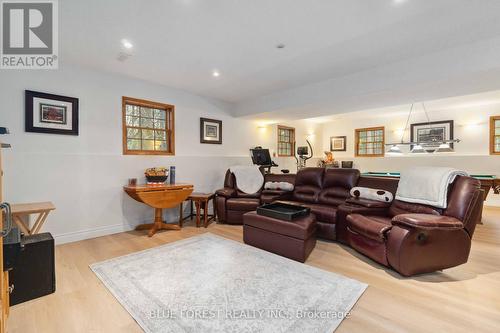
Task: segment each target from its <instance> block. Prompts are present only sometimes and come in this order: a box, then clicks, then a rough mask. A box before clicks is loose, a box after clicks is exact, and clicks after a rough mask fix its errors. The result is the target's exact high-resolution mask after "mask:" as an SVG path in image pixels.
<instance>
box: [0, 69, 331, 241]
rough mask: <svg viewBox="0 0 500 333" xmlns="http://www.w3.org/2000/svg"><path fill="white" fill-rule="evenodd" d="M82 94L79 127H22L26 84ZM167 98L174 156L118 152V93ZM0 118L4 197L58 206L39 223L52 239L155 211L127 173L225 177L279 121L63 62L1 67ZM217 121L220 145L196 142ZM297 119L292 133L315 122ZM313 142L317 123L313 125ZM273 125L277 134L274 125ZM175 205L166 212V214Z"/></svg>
mask: <svg viewBox="0 0 500 333" xmlns="http://www.w3.org/2000/svg"><path fill="white" fill-rule="evenodd" d="M25 89H29V90H35V91H41V92H47V93H54V94H58V95H65V96H71V97H77V98H79V102H80V135H79V136H64V135H52V134H38V133H26V132H24V90H25ZM122 96H130V97H135V98H142V99H148V100H153V101H157V102H164V103H168V104H174V105H175V106H176V109H175V112H176V114H175V121H176V123H175V127H176V133H175V135H176V138H175V142H176V147H175V148H176V156H172V157H164V156H163V157H162V156H123V155H122V136H121V135H122V134H121V133H122V128H121V126H122V125H121V121H122V120H121V97H122ZM0 101H1V103H0V126H6V127H8V128H9V129H10V130H11V133H12V134H11V135H9V136H5V137H3V138H2V140H4V141H6V142H9V143H11V144H12V146H13V148H12V149H11V150H3V155H4V161H3V163H4V171H5V175H4V180H5V183H4V184H5V185H4V193H5V196H4V197H5V198H6V200H8V201H9V202H11V203H16V202H37V201H49V200H50V201H52V202H54V204H55V205H56V206H57V210H56V211H55V212H53V213H52V214H51V215H50V216H49V219H48V221H47V223H46V225H45V226H44V229H43V230H45V231H49V232H52V234H53V235H54V236H55V237H56V240H57V241H58V242H59V243H61V242H66V241H73V240H77V239H83V238H88V237H94V236H98V235H104V234H108V233H113V232H119V231H123V230H129V229H131V228H133V227H134V226H135V225H136V224H138V223H142V222H145V221H149V220H150V219H152V216H153V212H152V209H149V208H148V207H146V206H144V205H142V204H140V203H137V202H135V201H134V200H132V199H130V198H129V197H128V196H127V195H126V194H124V192H123V191H122V186H123V185H125V183H126V182H127V179H128V178H132V177H137V178H141V179H142V177H143V171H144V169H146V168H148V167H153V166H170V165H175V166H176V168H177V177H176V178H177V181H181V182H189V183H193V184H194V185H195V190H196V191H213V190H215V189H217V188H219V187H221V186H222V182H223V176H224V173H225V170H226V169H227V168H228V167H229V166H231V165H235V164H250V158H249V157H248V149H249V148H250V147H253V146H257V145H262V146H264V147H269V148H271V149H274V150H275V149H276V134H275V128H276V125H272V126H268V128H266V129H265V130H262V129H259V128H258V126H259V124H258V123H257V122H256V121H252V120H245V119H238V118H234V117H232V116H230V115H229V114H228V113H227V110H228V108H230V106H228V105H224V104H222V103H219V102H217V101H213V100H210V99H207V98H203V97H200V96H196V95H193V94H190V93H187V92H184V91H180V90H176V89H171V88H168V87H164V86H160V85H154V84H150V83H146V82H144V81H139V80H134V79H130V78H127V77H123V76H118V75H112V74H104V73H99V72H96V71H92V70H87V69H82V68H76V67H68V66H62V68H61V69H60V70H57V71H2V73H1V76H0ZM200 117H209V118H215V119H220V120H222V121H223V144H222V145H210V144H200V143H199V118H200ZM287 125H297V133H298V141H299V144H300V143H301V141H300V140H302V139H301V138H302V137H304V139H305V133H306V132H307V133H310V132H311V131H312V132H314V131H315V128H316V127H317V126H315V125H312V126H306V125H305V124H301V123H296V124H287ZM316 132H318V133H317V137H316V139H315V140H317V144H318V145H320V144H321V131H320V130H316ZM273 133H274V134H273ZM275 160H276V161H277V163H278V164H280V168H279V169H281V168H289V169H291V170H292V171H293V170H295V169H294V165H295V162H294V160H293V158H277V159H275ZM177 214H178V212H177V210H170V211H169V212H168V213H167V214H166V218H167V219H168V220H169V221H174V220H175V219H176V217H177Z"/></svg>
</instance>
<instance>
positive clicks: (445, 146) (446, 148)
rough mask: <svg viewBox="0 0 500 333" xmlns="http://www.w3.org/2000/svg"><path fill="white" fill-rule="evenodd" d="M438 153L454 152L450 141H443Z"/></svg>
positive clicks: (437, 150)
mask: <svg viewBox="0 0 500 333" xmlns="http://www.w3.org/2000/svg"><path fill="white" fill-rule="evenodd" d="M435 152H436V153H453V148H451V147H450V144H449V143H442V144H440V145H439V148H438V149H436V151H435Z"/></svg>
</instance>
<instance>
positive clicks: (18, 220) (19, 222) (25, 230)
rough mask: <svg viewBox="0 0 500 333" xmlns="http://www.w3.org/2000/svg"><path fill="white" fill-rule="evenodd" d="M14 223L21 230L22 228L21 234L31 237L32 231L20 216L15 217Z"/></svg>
mask: <svg viewBox="0 0 500 333" xmlns="http://www.w3.org/2000/svg"><path fill="white" fill-rule="evenodd" d="M14 221H15V222H16V224H17V225H18V226H19V228H21V232H23V233H24V234H25V235H31V231H30V229H29V228H28V226H27V225H26V224H24V221H23V220H22V219H21V217H20V216H19V215H14Z"/></svg>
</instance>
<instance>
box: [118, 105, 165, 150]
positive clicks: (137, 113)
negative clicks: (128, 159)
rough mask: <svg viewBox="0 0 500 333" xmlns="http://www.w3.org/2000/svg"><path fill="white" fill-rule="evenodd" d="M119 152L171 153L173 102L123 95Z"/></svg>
mask: <svg viewBox="0 0 500 333" xmlns="http://www.w3.org/2000/svg"><path fill="white" fill-rule="evenodd" d="M122 103H123V105H122V107H123V154H125V155H174V153H175V145H174V106H173V105H169V104H162V103H156V102H151V101H146V100H142V99H136V98H130V97H123V99H122Z"/></svg>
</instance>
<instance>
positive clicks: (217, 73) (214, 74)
mask: <svg viewBox="0 0 500 333" xmlns="http://www.w3.org/2000/svg"><path fill="white" fill-rule="evenodd" d="M212 76H213V77H219V76H220V73H219V71H213V72H212Z"/></svg>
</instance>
